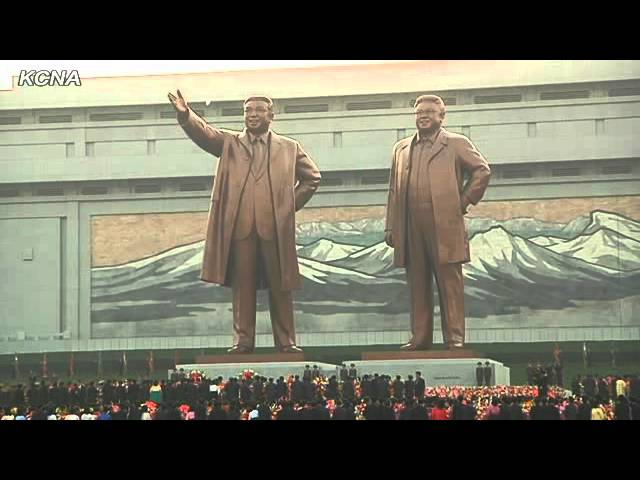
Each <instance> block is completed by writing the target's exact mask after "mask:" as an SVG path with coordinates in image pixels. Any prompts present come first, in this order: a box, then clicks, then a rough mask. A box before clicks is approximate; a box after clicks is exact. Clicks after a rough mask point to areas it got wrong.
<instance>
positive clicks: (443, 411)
mask: <svg viewBox="0 0 640 480" xmlns="http://www.w3.org/2000/svg"><path fill="white" fill-rule="evenodd" d="M431 420H449V410H447V408H446V406H445V403H444V400H442V399H440V400H438V404H437V406H436V408H434V409H432V410H431Z"/></svg>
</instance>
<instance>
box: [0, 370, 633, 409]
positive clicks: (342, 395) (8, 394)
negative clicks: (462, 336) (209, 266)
mask: <svg viewBox="0 0 640 480" xmlns="http://www.w3.org/2000/svg"><path fill="white" fill-rule="evenodd" d="M535 383H536V381H535V378H532V384H531V385H523V386H507V385H487V384H486V382H485V384H483V385H477V386H471V387H469V386H466V387H463V386H439V387H432V386H426V385H425V381H424V378H423V377H422V374H421V372H415V375H408V376H407V377H406V378H402V377H401V376H399V375H398V376H395V377H394V378H392V377H391V376H389V375H384V374H377V373H376V374H373V375H362V376H360V375H358V373H357V371H356V369H355V366H353V365H351V368H349V369H347V368H346V366H345V367H344V368H343V369H342V370H341V372H340V373H339V374H338V375H330V376H328V377H327V376H326V375H324V374H323V373H322V372H320V370H319V369H318V368H317V366H314V368H313V369H311V368H310V367H309V366H307V367H306V368H305V370H304V371H303V372H301V375H289V376H288V377H286V378H285V377H284V376H281V377H279V378H275V379H274V378H266V377H263V376H261V375H257V374H255V373H254V372H252V371H244V372H239V373H238V375H237V376H234V377H230V378H228V379H226V380H225V379H224V378H222V377H217V378H207V377H206V376H205V375H204V374H203V373H202V372H198V371H193V372H185V371H181V370H174V372H173V373H172V374H171V377H170V379H169V380H167V381H165V380H134V379H127V380H104V381H99V382H88V383H86V384H85V383H81V382H66V383H65V382H61V381H56V380H55V379H52V380H46V379H42V380H40V381H37V380H36V379H31V380H30V381H29V383H28V384H26V385H22V384H17V385H11V386H9V385H3V386H0V419H1V420H45V419H46V420H294V419H302V420H305V419H306V420H312V419H313V420H315V419H317V420H321V419H326V420H329V419H333V420H527V419H531V420H560V419H564V420H614V419H615V420H631V419H635V420H640V402H639V399H640V377H638V376H637V375H633V376H626V377H614V376H606V377H598V376H593V375H589V376H587V377H586V378H584V379H582V378H581V377H577V378H576V379H575V380H574V382H573V387H572V390H565V389H564V388H563V387H561V386H559V385H552V386H549V385H546V384H544V382H543V384H542V385H537V384H535Z"/></svg>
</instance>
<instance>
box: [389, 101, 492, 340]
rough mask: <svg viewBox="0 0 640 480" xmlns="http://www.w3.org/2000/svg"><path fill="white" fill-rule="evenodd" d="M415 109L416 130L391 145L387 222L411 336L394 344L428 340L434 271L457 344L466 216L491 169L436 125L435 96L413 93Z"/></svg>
mask: <svg viewBox="0 0 640 480" xmlns="http://www.w3.org/2000/svg"><path fill="white" fill-rule="evenodd" d="M414 113H415V117H416V127H417V128H418V131H417V132H416V134H414V135H413V136H411V137H409V138H405V139H403V140H400V141H399V142H397V143H396V144H395V146H394V148H393V163H392V165H391V175H390V178H389V199H388V201H387V217H386V226H385V241H386V243H387V244H388V245H389V246H390V247H393V248H394V264H395V265H396V266H398V267H405V268H406V272H407V283H408V285H409V290H410V298H411V334H412V336H411V339H410V340H409V342H408V343H407V344H405V345H403V346H402V347H400V348H401V349H403V350H426V349H429V348H430V347H431V346H432V343H433V309H434V305H433V277H434V276H435V279H436V283H437V285H438V294H439V298H440V316H441V320H442V334H443V337H444V343H445V345H446V346H447V348H449V349H455V348H462V347H464V340H465V322H464V292H463V288H464V286H463V275H462V264H463V263H465V262H468V261H469V241H468V238H467V233H466V230H465V225H464V215H465V214H466V213H467V210H468V207H469V205H476V204H477V203H478V202H479V201H480V199H481V198H482V196H483V195H484V192H485V190H486V188H487V185H488V184H489V177H490V176H491V170H490V169H489V164H488V163H487V161H486V160H485V159H484V157H483V156H482V155H481V154H480V152H478V150H477V149H476V148H475V146H474V145H473V144H472V143H471V141H470V140H469V139H468V138H467V137H465V136H463V135H459V134H456V133H452V132H449V131H447V130H445V129H444V128H442V122H443V121H444V117H445V105H444V102H443V101H442V99H441V98H440V97H438V96H436V95H422V96H420V97H418V98H417V99H416V101H415V105H414ZM465 174H466V175H467V176H468V177H469V179H468V181H467V182H466V183H465V182H464V176H465Z"/></svg>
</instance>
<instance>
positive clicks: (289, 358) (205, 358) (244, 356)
mask: <svg viewBox="0 0 640 480" xmlns="http://www.w3.org/2000/svg"><path fill="white" fill-rule="evenodd" d="M304 361H305V358H304V352H302V353H235V354H229V353H227V354H226V355H200V356H197V357H196V362H195V363H273V362H304Z"/></svg>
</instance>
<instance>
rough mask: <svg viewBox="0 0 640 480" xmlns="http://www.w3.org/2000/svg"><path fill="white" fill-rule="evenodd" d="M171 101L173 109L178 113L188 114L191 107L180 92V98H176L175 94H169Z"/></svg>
mask: <svg viewBox="0 0 640 480" xmlns="http://www.w3.org/2000/svg"><path fill="white" fill-rule="evenodd" d="M168 97H169V101H170V102H171V105H173V108H175V109H176V112H178V113H180V114H183V115H184V114H186V113H187V112H188V111H189V105H187V101H186V100H185V99H184V97H183V96H182V94H181V93H180V90H178V96H177V97H176V96H175V95H174V94H173V93H171V92H169V95H168Z"/></svg>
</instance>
